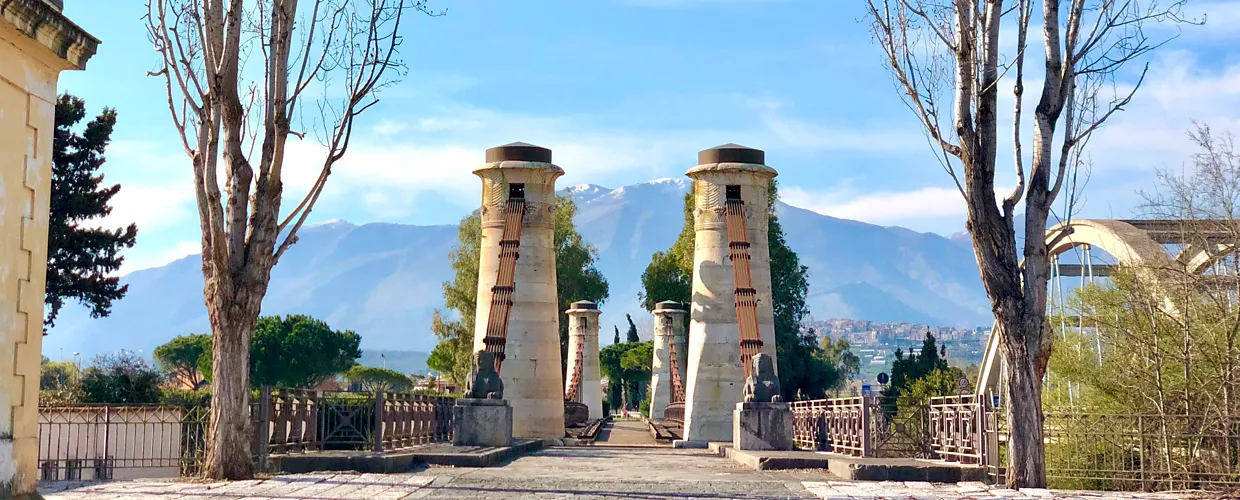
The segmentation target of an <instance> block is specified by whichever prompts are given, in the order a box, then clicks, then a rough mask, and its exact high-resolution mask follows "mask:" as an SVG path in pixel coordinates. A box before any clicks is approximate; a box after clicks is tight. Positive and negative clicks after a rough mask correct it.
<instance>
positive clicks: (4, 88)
mask: <svg viewBox="0 0 1240 500" xmlns="http://www.w3.org/2000/svg"><path fill="white" fill-rule="evenodd" d="M68 67H69V65H68V63H67V62H66V61H64V60H63V59H61V58H60V57H58V56H57V55H56V54H54V53H52V52H51V51H50V50H48V49H47V48H46V47H44V46H43V45H41V44H38V43H37V42H36V41H35V40H34V39H33V38H31V37H30V36H28V35H26V34H25V33H22V32H21V31H18V30H17V29H15V28H14V26H13V25H12V24H10V23H9V22H7V21H5V20H3V19H0V496H3V494H4V493H5V492H6V491H5V490H8V493H10V494H15V495H20V494H24V493H29V492H33V491H34V486H35V481H36V480H37V479H38V475H37V471H38V463H37V461H38V452H39V444H38V423H37V419H38V406H39V363H40V359H41V353H42V345H43V293H44V284H45V283H44V282H45V274H46V267H47V220H48V203H49V196H50V192H51V178H52V160H51V156H52V127H53V122H54V120H55V100H56V79H57V77H58V75H59V73H60V71H61V70H63V69H68ZM6 486H7V487H6Z"/></svg>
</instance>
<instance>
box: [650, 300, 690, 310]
mask: <svg viewBox="0 0 1240 500" xmlns="http://www.w3.org/2000/svg"><path fill="white" fill-rule="evenodd" d="M654 310H656V311H683V310H685V305H684V304H683V303H681V302H676V301H672V300H665V301H663V302H659V303H658V304H655V305H654Z"/></svg>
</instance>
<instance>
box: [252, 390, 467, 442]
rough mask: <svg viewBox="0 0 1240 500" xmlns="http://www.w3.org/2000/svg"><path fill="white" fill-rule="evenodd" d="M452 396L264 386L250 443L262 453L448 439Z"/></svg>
mask: <svg viewBox="0 0 1240 500" xmlns="http://www.w3.org/2000/svg"><path fill="white" fill-rule="evenodd" d="M453 401H454V400H453V399H452V398H449V397H444V396H427V395H422V394H412V393H393V392H372V393H358V392H317V391H306V390H292V389H271V388H266V387H264V388H263V389H262V390H261V391H260V395H259V400H258V402H257V403H256V408H255V411H254V415H255V423H256V426H255V428H256V429H257V432H256V434H255V445H256V446H255V448H256V449H258V450H260V451H261V452H264V453H266V454H280V453H303V452H309V451H319V450H366V451H375V452H383V451H390V450H396V449H400V448H407V447H410V446H417V445H421V444H427V443H437V442H446V441H451V440H452V405H453ZM264 431H265V433H264Z"/></svg>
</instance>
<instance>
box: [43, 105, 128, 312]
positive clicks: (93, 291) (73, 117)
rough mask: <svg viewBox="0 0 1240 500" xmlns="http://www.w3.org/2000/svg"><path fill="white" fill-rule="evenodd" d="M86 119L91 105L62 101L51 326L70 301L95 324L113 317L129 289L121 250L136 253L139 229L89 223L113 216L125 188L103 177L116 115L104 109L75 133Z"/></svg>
mask: <svg viewBox="0 0 1240 500" xmlns="http://www.w3.org/2000/svg"><path fill="white" fill-rule="evenodd" d="M85 116H86V102H85V101H83V100H81V99H79V98H77V97H73V96H71V95H69V94H64V95H62V96H60V100H59V101H58V102H57V103H56V130H55V135H54V137H53V141H52V193H51V216H50V218H49V220H48V238H47V294H46V296H45V298H44V302H45V303H46V305H47V308H48V311H47V319H46V320H45V321H44V324H45V326H54V325H55V321H56V315H57V314H58V313H59V312H60V309H61V307H63V306H64V303H65V299H70V298H76V299H78V301H79V302H80V303H82V304H83V305H85V306H87V307H89V308H90V315H91V317H92V318H99V317H103V316H107V315H108V314H109V313H110V312H111V309H112V301H114V300H120V299H121V298H123V297H124V296H125V292H127V291H128V288H129V286H128V285H124V286H122V285H121V284H120V278H119V277H117V276H113V275H112V273H113V272H115V271H116V270H117V269H120V267H121V263H122V262H124V260H125V259H124V257H121V256H120V250H121V249H122V248H132V247H133V245H134V240H135V239H136V237H137V234H138V227H137V226H136V225H134V224H130V225H129V226H128V227H124V228H117V229H115V230H108V229H103V228H98V227H92V225H90V224H89V223H88V221H92V220H94V219H98V218H101V217H105V216H107V215H108V214H110V213H111V212H112V207H111V206H110V205H109V204H108V203H109V202H110V201H111V200H112V197H113V196H116V193H117V192H119V191H120V189H121V186H120V185H119V184H116V185H112V186H104V185H103V174H100V173H98V170H99V167H102V166H103V163H104V161H105V159H104V156H103V155H104V149H105V148H107V145H108V142H109V141H110V140H111V136H112V128H113V127H114V126H115V125H116V110H114V109H111V108H104V110H103V113H101V114H100V115H99V116H98V117H96V118H95V119H94V120H91V121H90V122H89V123H87V124H86V129H85V130H84V131H83V132H82V133H80V134H79V133H77V132H75V131H74V130H73V127H74V126H75V125H77V123H78V122H80V121H81V120H82V118H84V117H85ZM84 223H87V224H84Z"/></svg>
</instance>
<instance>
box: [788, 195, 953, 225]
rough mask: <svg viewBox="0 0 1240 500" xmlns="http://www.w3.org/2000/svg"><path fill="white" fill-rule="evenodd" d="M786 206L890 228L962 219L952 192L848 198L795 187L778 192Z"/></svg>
mask: <svg viewBox="0 0 1240 500" xmlns="http://www.w3.org/2000/svg"><path fill="white" fill-rule="evenodd" d="M779 194H780V198H781V199H783V201H784V202H785V203H787V204H789V205H792V206H795V207H800V208H804V209H807V210H812V211H814V212H818V213H820V214H823V215H830V216H832V217H838V218H841V219H853V220H860V221H865V222H869V223H872V224H880V225H885V224H893V223H904V224H907V223H909V222H910V221H917V220H922V219H936V218H944V217H955V218H959V217H962V216H964V213H965V209H964V198H962V197H961V196H960V192H959V191H957V190H956V189H955V188H940V187H928V188H922V189H917V190H913V191H904V192H878V193H867V194H862V195H857V196H848V195H843V194H840V193H832V192H829V191H814V190H805V189H801V188H797V187H793V188H785V189H781V190H780V193H779Z"/></svg>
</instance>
